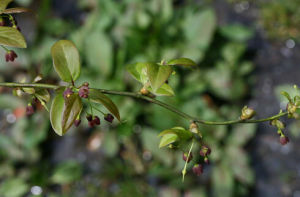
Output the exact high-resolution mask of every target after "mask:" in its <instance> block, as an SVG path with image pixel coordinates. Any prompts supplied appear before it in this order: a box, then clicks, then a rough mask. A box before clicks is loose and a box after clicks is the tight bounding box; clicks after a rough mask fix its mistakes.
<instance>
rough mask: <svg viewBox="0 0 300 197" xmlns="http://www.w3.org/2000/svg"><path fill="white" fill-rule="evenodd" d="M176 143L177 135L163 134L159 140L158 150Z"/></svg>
mask: <svg viewBox="0 0 300 197" xmlns="http://www.w3.org/2000/svg"><path fill="white" fill-rule="evenodd" d="M176 141H178V135H177V134H174V133H168V134H165V135H163V137H162V138H161V140H160V143H159V148H162V147H164V146H167V145H169V144H172V143H174V142H176Z"/></svg>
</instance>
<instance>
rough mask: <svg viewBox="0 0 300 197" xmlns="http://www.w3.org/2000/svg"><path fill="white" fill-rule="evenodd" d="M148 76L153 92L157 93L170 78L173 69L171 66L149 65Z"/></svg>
mask: <svg viewBox="0 0 300 197" xmlns="http://www.w3.org/2000/svg"><path fill="white" fill-rule="evenodd" d="M146 66H147V75H148V77H149V81H150V85H151V87H152V89H153V91H157V89H158V88H160V87H161V86H162V85H163V84H164V83H165V82H166V81H167V79H168V78H169V76H170V75H171V73H172V71H173V69H172V67H171V66H169V65H162V66H160V65H158V64H156V63H147V64H146Z"/></svg>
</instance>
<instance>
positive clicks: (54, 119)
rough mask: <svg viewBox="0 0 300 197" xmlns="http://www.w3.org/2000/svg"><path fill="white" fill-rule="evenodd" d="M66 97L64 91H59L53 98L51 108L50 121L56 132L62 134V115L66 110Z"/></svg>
mask: <svg viewBox="0 0 300 197" xmlns="http://www.w3.org/2000/svg"><path fill="white" fill-rule="evenodd" d="M64 103H65V100H64V97H63V95H62V92H59V93H58V94H57V95H56V96H55V97H54V99H53V101H52V105H51V109H50V122H51V125H52V128H53V129H54V131H55V133H57V134H58V135H60V136H62V135H63V131H62V116H63V110H64Z"/></svg>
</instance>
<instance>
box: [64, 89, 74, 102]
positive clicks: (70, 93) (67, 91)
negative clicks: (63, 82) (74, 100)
mask: <svg viewBox="0 0 300 197" xmlns="http://www.w3.org/2000/svg"><path fill="white" fill-rule="evenodd" d="M72 94H74V92H73V91H72V89H71V88H67V89H66V90H65V91H64V93H63V95H64V98H65V99H67V98H69V97H70V96H71V95H72Z"/></svg>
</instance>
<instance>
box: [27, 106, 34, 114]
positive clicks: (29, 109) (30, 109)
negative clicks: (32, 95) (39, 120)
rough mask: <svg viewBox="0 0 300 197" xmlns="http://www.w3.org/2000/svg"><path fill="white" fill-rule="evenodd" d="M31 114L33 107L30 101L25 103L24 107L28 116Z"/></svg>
mask: <svg viewBox="0 0 300 197" xmlns="http://www.w3.org/2000/svg"><path fill="white" fill-rule="evenodd" d="M32 114H34V108H33V106H32V105H31V103H29V104H28V105H27V107H26V115H27V116H30V115H32Z"/></svg>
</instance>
